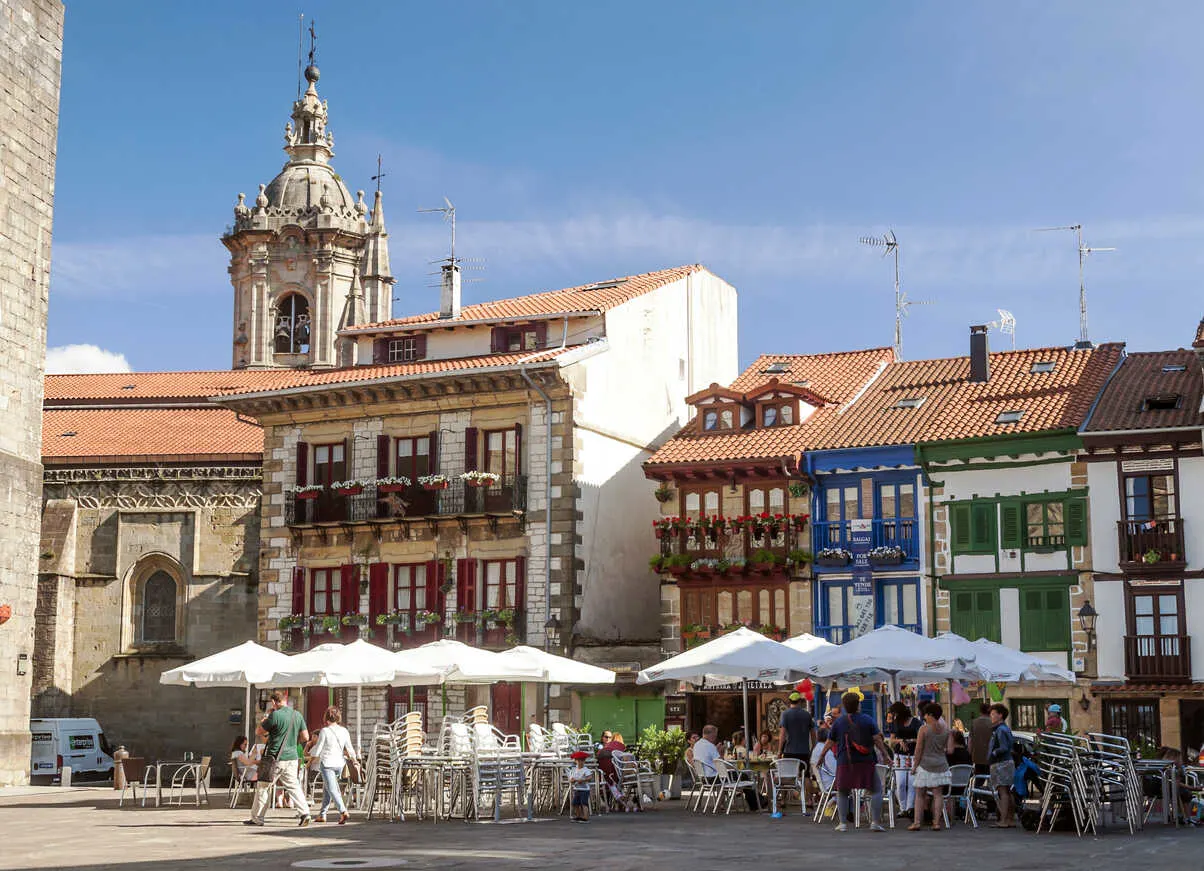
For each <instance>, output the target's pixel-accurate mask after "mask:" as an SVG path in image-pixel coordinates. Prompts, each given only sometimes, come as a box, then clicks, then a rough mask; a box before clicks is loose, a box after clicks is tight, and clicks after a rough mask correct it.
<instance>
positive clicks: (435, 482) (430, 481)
mask: <svg viewBox="0 0 1204 871" xmlns="http://www.w3.org/2000/svg"><path fill="white" fill-rule="evenodd" d="M450 483H451V482H450V481H448V480H447V475H440V474H438V473H436V474H434V475H419V476H418V485H419V486H420V487H422V489H424V490H446V489H447V486H448V484H450Z"/></svg>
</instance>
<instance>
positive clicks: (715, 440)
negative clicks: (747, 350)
mask: <svg viewBox="0 0 1204 871" xmlns="http://www.w3.org/2000/svg"><path fill="white" fill-rule="evenodd" d="M893 358H894V352H893V351H891V349H890V348H871V349H869V350H866V351H846V352H842V353H836V354H776V355H765V356H762V357H759V358H757V360H756V361H755V362H754V363H753V364H752V365H751V366H749V367H748V368H747V369H746V370H744V372H743V373H742V374H741V375H740V377H739V378H737V379H736V380H735V381H734V382H733V383H732V389H733V390H735V391H736V392H738V393H748V392H752V391H755V390H756V389H758V388H759V387H762V386H764V385H765V384H768V383H769V381H770V380H772V379H778V380H779V381H781V382H782V383H783V384H790V385H801V386H803V387H804V389H806V390H808V391H810V392H813V393H817V394H819V395H820V396H823V397H824V398H825V399H828V400H830V401H831V402H832V403H833V404H831V405H827V406H824V407H822V408H817V409H816V410H815V411H814V412H812V414H811V416H810V417H808V418H807V419H806V420H804V421H803V422H802V423H800V424H797V425H795V426H775V427H766V428H761V429H746V430H739V431H736V432H718V433H715V432H709V433H700V432H698V431H697V429H696V427H695V421H696V420H697V418H695V420H694V421H691V422H690V423H688V424H686V426H685V427H684V428H683V429H682V431H681V432H679V433H678V434H677V435H676V436H674V437H673V438H672V439H670V440H669V441H668V442H666V443H665V444H664V445H663V446H662V447H661V448H660V450H658V451H657V452H656V453H655V454H653V455H652V456H651V457H650V458H649V459H648V460H647V462H646V463H645V464H644V465H645V466H661V465H680V464H686V463H714V462H724V461H730V460H766V459H770V460H772V459H777V458H780V457H789V456H794V455H795V454H797V453H798V452H799V451H802V450H805V449H807V448H808V447H809V446H810V444H811V441H812V439H813V438H814V436H815V435H817V434H818V433H821V432H824V431H825V430H826V425H827V424H826V422H827V421H828V419H829V418H831V417H833V416H834V415H835V414H836V412H837V410H838V409H839V407H840V404H841V403H844V402H847V401H848V400H849V399H851V398H852V397H853V396H854V395H856V393H857V391H858V390H860V389H861V388H862V387H863V386H864V385H865V384H866V382H867V381H869V380H870V379H871V378H873V377H874V375H875V374H877V373H878V372H879V371H880V370H881V368H882V367H883V366H885V365H886V364H887V363H889V362H890V360H892V359H893ZM773 363H781V364H783V365H784V366H785V371H783V372H766V371H765V370H766V369H768V368H769V366H770V365H771V364H773Z"/></svg>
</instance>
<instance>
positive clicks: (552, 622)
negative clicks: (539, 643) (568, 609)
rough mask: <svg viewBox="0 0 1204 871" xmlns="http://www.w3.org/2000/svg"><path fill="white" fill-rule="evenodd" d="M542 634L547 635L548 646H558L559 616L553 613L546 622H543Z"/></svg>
mask: <svg viewBox="0 0 1204 871" xmlns="http://www.w3.org/2000/svg"><path fill="white" fill-rule="evenodd" d="M543 631H544V635H545V636H547V639H548V646H549V647H559V646H560V618H559V617H557V616H556V615H555V614H553V615H552V616H551V617H549V618H548V622H547V623H545V624H543Z"/></svg>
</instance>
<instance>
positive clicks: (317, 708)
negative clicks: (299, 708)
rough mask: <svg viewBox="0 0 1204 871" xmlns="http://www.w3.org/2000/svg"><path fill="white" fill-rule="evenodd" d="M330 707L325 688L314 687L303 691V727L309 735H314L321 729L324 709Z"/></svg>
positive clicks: (324, 716) (324, 714)
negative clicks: (307, 729)
mask: <svg viewBox="0 0 1204 871" xmlns="http://www.w3.org/2000/svg"><path fill="white" fill-rule="evenodd" d="M328 707H330V690H328V689H326V688H325V687H314V688H312V689H308V690H306V691H305V725H306V726H307V727H308V728H309V734H310V735H315V734H317V731H318V730H319V729H321V728H322V725H323V723H324V722H325V719H326V709H327V708H328Z"/></svg>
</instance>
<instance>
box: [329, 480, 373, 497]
mask: <svg viewBox="0 0 1204 871" xmlns="http://www.w3.org/2000/svg"><path fill="white" fill-rule="evenodd" d="M367 483H368V482H367V481H357V480H355V479H354V478H352V479H351V480H348V481H335V482H334V483H333V484H331V485H330V489H331V490H334V491H335V492H336V493H338V494H339V495H340V496H358V495H359V494H360V493H363V492H364V487H365V486H367Z"/></svg>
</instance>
